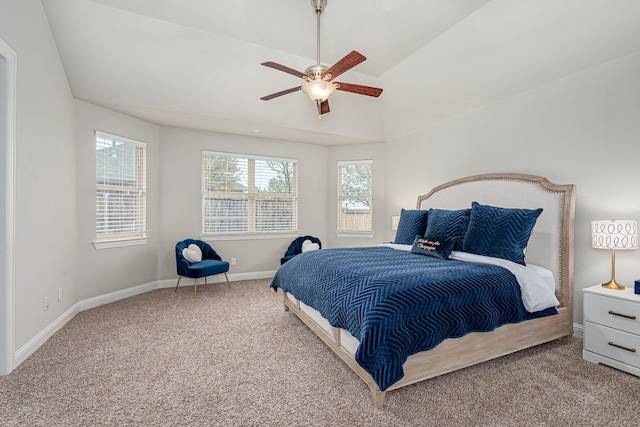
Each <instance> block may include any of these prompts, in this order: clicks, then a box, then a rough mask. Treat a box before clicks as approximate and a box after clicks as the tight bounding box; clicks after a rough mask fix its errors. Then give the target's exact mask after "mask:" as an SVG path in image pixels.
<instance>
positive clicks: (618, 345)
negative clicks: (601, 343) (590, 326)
mask: <svg viewBox="0 0 640 427" xmlns="http://www.w3.org/2000/svg"><path fill="white" fill-rule="evenodd" d="M609 345H610V346H613V347H617V348H621V349H623V350H627V351H630V352H631V353H635V352H636V349H635V348H629V347H625V346H623V345H620V344H616V343H614V342H613V341H609Z"/></svg>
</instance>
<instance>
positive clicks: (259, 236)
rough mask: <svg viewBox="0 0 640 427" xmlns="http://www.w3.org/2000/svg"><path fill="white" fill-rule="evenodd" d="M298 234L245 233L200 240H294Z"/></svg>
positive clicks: (202, 236)
mask: <svg viewBox="0 0 640 427" xmlns="http://www.w3.org/2000/svg"><path fill="white" fill-rule="evenodd" d="M299 235H300V234H299V233H297V232H293V233H264V234H263V233H246V234H218V235H212V234H201V235H200V239H201V240H204V241H205V242H213V241H220V240H259V239H295V238H296V237H298V236H299Z"/></svg>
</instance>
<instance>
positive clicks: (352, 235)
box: [336, 231, 375, 239]
mask: <svg viewBox="0 0 640 427" xmlns="http://www.w3.org/2000/svg"><path fill="white" fill-rule="evenodd" d="M373 236H375V233H371V232H364V233H353V232H350V233H346V232H341V231H336V237H350V238H356V239H373Z"/></svg>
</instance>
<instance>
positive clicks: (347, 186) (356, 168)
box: [337, 160, 373, 233]
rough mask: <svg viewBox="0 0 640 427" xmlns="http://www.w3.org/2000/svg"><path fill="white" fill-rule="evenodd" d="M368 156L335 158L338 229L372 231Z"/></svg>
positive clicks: (343, 230)
mask: <svg viewBox="0 0 640 427" xmlns="http://www.w3.org/2000/svg"><path fill="white" fill-rule="evenodd" d="M372 168H373V161H372V160H356V161H345V162H338V230H337V232H338V233H371V232H372V231H373V193H372V188H373V184H372Z"/></svg>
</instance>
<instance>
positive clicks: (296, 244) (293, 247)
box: [280, 236, 322, 265]
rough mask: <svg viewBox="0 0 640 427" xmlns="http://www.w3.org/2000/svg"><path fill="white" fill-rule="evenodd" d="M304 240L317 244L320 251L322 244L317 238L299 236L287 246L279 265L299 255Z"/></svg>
mask: <svg viewBox="0 0 640 427" xmlns="http://www.w3.org/2000/svg"><path fill="white" fill-rule="evenodd" d="M305 240H311V242H312V243H317V244H318V246H320V248H321V249H322V242H320V239H318V238H317V237H313V236H300V237H298V238H297V239H295V240H294V241H293V242H291V244H290V245H289V248H288V249H287V252H285V254H284V256H283V257H282V258H280V265H282V264H284V263H285V262H287V261H289V260H290V259H291V258H293V257H294V256H296V255H298V254H301V253H302V242H304V241H305Z"/></svg>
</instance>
